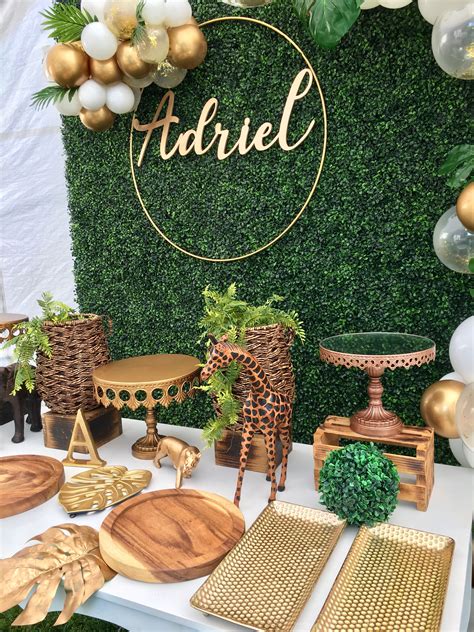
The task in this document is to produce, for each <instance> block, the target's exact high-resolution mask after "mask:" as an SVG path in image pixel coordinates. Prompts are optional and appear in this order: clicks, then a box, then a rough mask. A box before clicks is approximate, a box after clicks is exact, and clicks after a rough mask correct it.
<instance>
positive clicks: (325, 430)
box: [313, 416, 434, 511]
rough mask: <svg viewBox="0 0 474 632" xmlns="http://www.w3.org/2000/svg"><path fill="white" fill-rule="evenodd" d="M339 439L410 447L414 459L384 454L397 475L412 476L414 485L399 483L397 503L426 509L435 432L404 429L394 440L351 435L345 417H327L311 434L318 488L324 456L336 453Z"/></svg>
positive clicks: (428, 497)
mask: <svg viewBox="0 0 474 632" xmlns="http://www.w3.org/2000/svg"><path fill="white" fill-rule="evenodd" d="M341 439H350V440H352V441H362V442H369V441H372V442H374V443H383V444H385V445H393V446H397V447H404V448H410V449H412V450H414V451H415V456H405V455H401V454H391V453H390V452H384V455H385V456H386V457H387V458H389V459H390V460H391V461H392V463H394V465H395V466H396V468H397V470H398V472H399V474H408V475H411V476H412V477H414V479H415V481H414V482H405V481H402V482H400V490H399V492H398V498H399V500H406V501H408V502H412V503H415V504H416V508H417V509H419V510H420V511H426V510H427V509H428V503H429V500H430V496H431V492H432V490H433V484H434V432H433V429H432V428H419V427H417V426H404V427H403V428H402V430H401V432H400V434H399V435H397V436H396V437H365V436H363V435H359V434H357V433H356V432H354V431H353V430H352V429H351V427H350V420H349V418H348V417H336V416H330V417H326V419H325V420H324V423H323V424H322V425H321V426H320V427H319V428H318V429H317V430H316V432H315V433H314V444H313V457H314V485H315V488H316V490H317V489H318V487H319V473H320V471H321V468H322V466H323V463H324V460H325V459H326V457H327V455H328V454H329V453H330V452H332V451H333V450H339V449H340V448H341V447H342V446H340V445H339V443H340V441H341Z"/></svg>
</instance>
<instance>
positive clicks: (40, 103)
mask: <svg viewBox="0 0 474 632" xmlns="http://www.w3.org/2000/svg"><path fill="white" fill-rule="evenodd" d="M77 90H78V88H63V87H62V86H47V87H46V88H43V89H42V90H39V91H38V92H35V93H34V94H33V95H32V96H31V105H32V106H33V107H34V108H36V109H37V110H41V109H43V108H45V107H46V106H47V105H49V104H50V103H57V102H58V101H62V100H63V99H64V98H65V97H67V98H68V99H69V101H71V99H72V97H73V96H74V94H75V93H76V92H77Z"/></svg>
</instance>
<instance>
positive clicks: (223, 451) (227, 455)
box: [214, 428, 291, 474]
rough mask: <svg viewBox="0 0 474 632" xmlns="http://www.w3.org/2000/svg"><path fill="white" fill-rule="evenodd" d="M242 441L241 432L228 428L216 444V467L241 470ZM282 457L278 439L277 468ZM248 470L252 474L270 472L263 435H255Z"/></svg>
mask: <svg viewBox="0 0 474 632" xmlns="http://www.w3.org/2000/svg"><path fill="white" fill-rule="evenodd" d="M241 441H242V434H241V432H240V431H238V430H231V429H229V428H226V429H225V430H224V432H223V434H222V437H221V438H220V439H219V441H216V442H215V444H214V454H215V460H216V465H223V466H225V467H235V468H239V466H240V444H241ZM290 452H291V446H290ZM281 457H282V449H281V443H280V440H279V439H277V442H276V457H275V464H276V467H278V466H279V465H280V463H281ZM247 469H248V470H251V471H252V472H263V473H264V474H266V473H267V472H268V461H267V452H266V450H265V441H264V439H263V435H262V434H260V433H258V432H256V433H255V434H254V436H253V439H252V445H251V446H250V450H249V456H248V460H247Z"/></svg>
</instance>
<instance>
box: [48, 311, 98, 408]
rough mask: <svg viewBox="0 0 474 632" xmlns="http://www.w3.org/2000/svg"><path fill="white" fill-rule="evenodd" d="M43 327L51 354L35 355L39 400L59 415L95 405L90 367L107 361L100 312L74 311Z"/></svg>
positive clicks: (91, 368)
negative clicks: (57, 321)
mask: <svg viewBox="0 0 474 632" xmlns="http://www.w3.org/2000/svg"><path fill="white" fill-rule="evenodd" d="M43 330H44V331H45V333H46V334H47V335H48V338H49V343H50V345H51V350H52V356H51V358H48V357H46V356H45V355H43V354H41V353H39V354H38V357H37V363H36V388H37V390H38V393H39V394H40V396H41V398H42V400H43V401H44V402H45V404H46V405H47V406H48V407H49V408H50V409H51V410H52V411H53V412H54V413H59V414H62V415H74V414H75V413H77V411H78V409H79V408H82V409H83V410H85V411H88V410H92V409H94V408H97V405H98V404H97V402H96V401H95V399H94V392H93V384H92V371H93V370H94V369H95V368H96V367H98V366H101V365H102V364H106V363H107V362H110V354H109V347H108V344H107V338H106V335H105V331H104V326H103V319H102V316H97V315H96V314H77V315H75V316H74V317H72V318H71V320H70V321H68V322H65V323H60V324H54V323H52V322H48V321H47V322H45V323H44V325H43Z"/></svg>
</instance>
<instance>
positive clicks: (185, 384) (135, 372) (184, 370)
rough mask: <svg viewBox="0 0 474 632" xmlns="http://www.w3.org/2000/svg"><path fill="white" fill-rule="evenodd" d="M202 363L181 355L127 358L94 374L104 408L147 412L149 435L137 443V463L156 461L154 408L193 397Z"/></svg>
mask: <svg viewBox="0 0 474 632" xmlns="http://www.w3.org/2000/svg"><path fill="white" fill-rule="evenodd" d="M199 371H200V369H199V360H198V359H197V358H194V357H192V356H188V355H181V354H160V355H149V356H140V357H137V358H125V359H124V360H118V361H117V362H111V363H110V364H105V365H103V366H101V367H99V368H97V369H95V371H94V372H93V374H92V380H93V382H94V395H95V398H96V400H97V401H98V402H99V403H101V404H103V405H104V406H115V408H117V409H118V410H121V409H122V408H123V407H124V406H127V407H128V408H130V409H131V410H136V409H137V408H140V406H143V407H144V408H146V417H145V423H146V435H145V436H144V437H141V438H140V439H137V441H135V443H134V444H133V446H132V454H133V456H134V457H135V458H137V459H153V458H154V457H155V453H156V447H157V445H158V433H157V431H156V419H155V406H156V405H157V404H160V405H161V406H165V407H166V408H167V407H168V406H169V405H170V404H171V402H178V403H181V402H182V401H184V400H185V399H186V397H192V396H193V395H194V392H195V386H196V385H197V384H199Z"/></svg>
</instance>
